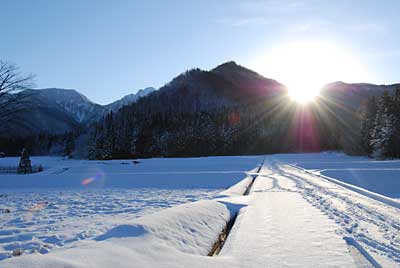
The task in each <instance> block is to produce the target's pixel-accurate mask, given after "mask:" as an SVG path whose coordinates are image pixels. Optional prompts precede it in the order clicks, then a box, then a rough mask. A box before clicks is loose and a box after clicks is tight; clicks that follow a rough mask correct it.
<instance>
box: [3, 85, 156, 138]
mask: <svg viewBox="0 0 400 268" xmlns="http://www.w3.org/2000/svg"><path fill="white" fill-rule="evenodd" d="M154 90H155V89H154V88H146V89H141V90H139V91H138V92H137V93H136V94H130V95H127V96H125V97H123V98H122V99H120V100H118V101H115V102H113V103H110V104H108V105H100V104H97V103H94V102H92V101H91V100H89V99H88V98H87V97H86V96H84V95H82V94H81V93H79V92H78V91H76V90H73V89H61V88H46V89H29V90H25V91H22V92H20V93H19V94H20V95H21V98H23V99H24V103H26V104H24V105H26V107H25V108H26V109H25V111H23V112H21V113H19V114H18V115H17V116H16V117H14V118H13V120H11V121H10V122H7V131H9V132H8V133H9V135H21V136H26V135H32V134H35V133H40V132H48V133H52V134H63V133H65V132H67V131H71V130H73V129H75V128H77V127H79V126H87V125H88V124H90V123H92V122H94V121H97V120H99V119H101V118H102V117H103V116H105V115H106V114H107V113H109V112H111V111H113V112H116V111H118V110H119V109H120V108H121V107H122V106H124V105H129V104H131V103H134V102H136V101H137V100H138V99H140V98H142V97H144V96H147V95H148V94H150V93H151V92H153V91H154ZM6 134H7V132H6Z"/></svg>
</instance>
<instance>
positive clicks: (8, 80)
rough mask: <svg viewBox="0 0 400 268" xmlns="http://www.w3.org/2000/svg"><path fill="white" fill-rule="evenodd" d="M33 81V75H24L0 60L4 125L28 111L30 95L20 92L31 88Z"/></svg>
mask: <svg viewBox="0 0 400 268" xmlns="http://www.w3.org/2000/svg"><path fill="white" fill-rule="evenodd" d="M33 79H34V75H33V74H29V75H22V73H21V71H20V69H19V67H18V66H16V65H14V64H11V63H8V62H6V61H2V60H0V121H2V122H3V124H4V122H7V121H8V120H9V119H10V118H12V116H13V115H15V114H16V113H18V112H20V111H22V110H24V109H26V104H27V98H28V97H29V94H20V92H21V91H23V90H25V89H29V88H31V87H32V86H33Z"/></svg>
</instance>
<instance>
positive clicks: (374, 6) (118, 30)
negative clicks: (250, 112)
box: [0, 0, 400, 104]
mask: <svg viewBox="0 0 400 268" xmlns="http://www.w3.org/2000/svg"><path fill="white" fill-rule="evenodd" d="M399 10H400V1H396V0H392V1H389V0H386V1H368V0H367V1H356V0H352V1H344V0H343V1H342V0H335V1H324V0H320V1H317V0H310V1H306V0H304V1H300V0H292V1H291V0H288V1H285V0H266V1H257V0H250V1H234V0H232V1H222V0H219V1H211V0H202V1H189V0H186V1H172V0H171V1H161V0H160V1H152V0H147V1H138V0H136V1H135V0H125V1H122V0H120V1H118V0H115V1H101V0H85V1H78V0H69V1H61V0H59V1H52V0H47V1H45V0H35V1H32V0H26V1H23V0H3V1H2V3H1V13H2V15H1V16H0V27H1V32H2V34H1V41H0V51H1V54H0V59H2V60H6V61H10V62H13V63H16V64H17V65H19V66H20V67H21V69H22V70H23V71H24V72H27V73H29V72H32V73H34V74H36V76H37V78H36V85H37V87H38V88H44V87H60V88H74V89H77V90H79V91H80V92H81V93H83V94H85V95H86V96H88V97H89V98H90V99H91V100H93V101H95V102H99V103H103V104H104V103H108V102H111V101H113V100H116V99H118V98H120V97H122V96H123V95H126V94H129V93H134V92H135V91H137V90H138V89H140V88H144V87H147V86H154V87H160V86H162V85H163V84H165V83H167V82H168V81H170V80H171V79H172V78H173V77H175V76H176V75H177V74H179V73H181V72H183V71H184V70H186V69H189V68H192V67H199V68H203V69H211V68H213V67H215V66H216V65H218V64H220V63H222V62H224V61H228V60H235V61H237V62H238V63H239V64H241V65H244V66H248V67H254V66H255V65H254V61H255V60H257V59H260V57H261V55H264V54H265V53H267V52H268V51H269V50H271V49H272V48H275V47H279V46H280V44H286V43H291V42H297V41H308V40H317V41H327V42H330V43H333V44H338V45H340V47H341V48H345V49H346V51H347V52H349V53H351V54H352V55H353V56H354V57H355V58H356V59H357V60H358V61H359V62H361V63H362V65H363V66H364V67H365V68H366V69H367V70H368V73H369V74H371V76H370V77H368V78H369V79H368V81H347V82H372V83H394V82H400V76H399V72H398V70H399V68H398V66H399V62H400V16H399V14H398V11H399ZM256 71H258V72H259V73H261V74H263V75H265V76H267V77H270V78H274V77H271V75H269V73H265V72H266V70H262V68H261V69H256ZM347 80H351V79H347Z"/></svg>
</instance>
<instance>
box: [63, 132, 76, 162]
mask: <svg viewBox="0 0 400 268" xmlns="http://www.w3.org/2000/svg"><path fill="white" fill-rule="evenodd" d="M74 149H75V137H74V134H73V133H72V132H69V133H68V134H66V136H65V138H64V156H67V157H70V156H71V155H72V153H73V151H74Z"/></svg>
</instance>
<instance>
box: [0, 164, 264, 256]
mask: <svg viewBox="0 0 400 268" xmlns="http://www.w3.org/2000/svg"><path fill="white" fill-rule="evenodd" d="M261 159H262V158H261V157H224V158H213V157H210V158H186V159H145V160H140V163H136V164H135V163H133V162H132V160H122V161H119V160H115V161H106V162H104V161H86V160H64V159H62V158H59V157H32V164H34V165H39V164H41V165H43V167H44V169H45V170H44V172H41V173H36V174H32V175H10V174H0V216H1V217H0V260H2V259H5V258H8V257H10V256H11V255H12V252H13V251H14V250H22V251H23V253H24V254H28V253H33V252H41V253H47V252H49V251H51V250H52V249H54V248H59V247H65V246H69V245H71V244H73V243H74V242H76V241H79V240H84V239H90V238H93V237H96V236H98V235H99V234H102V233H104V232H106V231H107V230H109V229H111V228H112V227H114V226H117V225H120V224H124V223H129V222H130V221H132V220H133V219H134V218H137V217H140V216H143V215H146V214H149V213H153V212H155V211H158V210H161V209H163V208H168V207H172V206H176V205H179V204H182V203H187V202H193V201H197V200H201V199H210V198H212V197H214V196H215V195H217V194H218V193H219V192H221V191H222V190H223V189H225V188H227V187H229V186H231V185H232V184H234V183H236V182H238V181H239V180H241V179H242V178H243V177H245V174H244V172H245V171H246V170H250V169H252V168H253V167H254V166H255V165H257V164H258V163H260V161H261ZM18 160H19V159H18V158H0V166H16V165H18Z"/></svg>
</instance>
